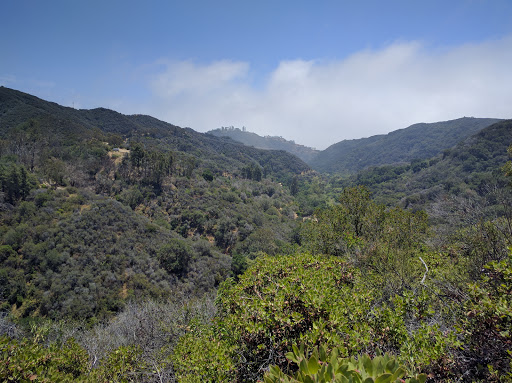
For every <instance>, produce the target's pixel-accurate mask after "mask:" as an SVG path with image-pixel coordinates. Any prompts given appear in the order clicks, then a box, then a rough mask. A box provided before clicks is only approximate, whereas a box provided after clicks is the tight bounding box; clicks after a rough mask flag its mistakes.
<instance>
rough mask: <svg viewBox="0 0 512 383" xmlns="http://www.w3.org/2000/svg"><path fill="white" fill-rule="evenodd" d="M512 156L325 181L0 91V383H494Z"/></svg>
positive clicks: (501, 150)
mask: <svg viewBox="0 0 512 383" xmlns="http://www.w3.org/2000/svg"><path fill="white" fill-rule="evenodd" d="M462 125H464V124H461V126H462ZM461 129H462V128H461ZM402 133H403V132H402ZM443 134H445V135H446V132H444V133H442V134H441V136H442V135H443ZM380 138H382V137H380ZM380 138H379V137H376V138H375V137H374V138H371V139H367V141H366V142H369V141H371V140H372V139H373V140H374V141H373V142H374V143H377V142H378V140H379V139H380ZM511 143H512V120H504V121H499V122H497V123H494V124H492V125H490V126H488V127H486V128H483V129H481V130H480V131H479V132H477V133H475V134H473V135H471V136H469V137H466V138H465V139H463V140H462V141H460V142H459V143H458V144H457V145H455V146H452V147H451V148H448V149H445V150H443V151H442V152H440V153H439V154H437V155H436V156H434V157H430V158H428V159H413V160H411V161H409V162H405V163H401V164H399V165H385V166H379V167H370V168H366V169H364V170H362V171H360V172H358V173H356V174H353V175H351V176H349V177H346V176H340V175H336V176H333V175H329V174H320V173H317V172H315V171H311V170H310V168H309V167H308V166H307V165H306V164H305V163H304V162H303V161H301V160H300V159H298V158H297V157H295V156H293V155H292V154H290V153H287V152H285V151H282V150H280V151H273V150H260V149H256V148H253V147H248V146H244V145H242V144H240V143H237V142H235V141H234V140H232V139H229V138H221V137H215V136H213V135H210V134H200V133H197V132H195V131H193V130H192V129H182V128H180V127H177V126H174V125H171V124H167V123H165V122H162V121H159V120H157V119H154V118H152V117H150V116H141V115H133V116H126V115H122V114H120V113H117V112H114V111H111V110H108V109H103V108H99V109H94V110H74V109H72V108H65V107H62V106H59V105H57V104H54V103H49V102H46V101H44V100H40V99H38V98H36V97H33V96H30V95H27V94H24V93H21V92H17V91H13V90H9V89H5V88H0V310H1V311H0V351H1V352H0V354H1V357H0V359H1V360H0V361H1V363H0V380H1V381H35V382H38V381H52V382H53V381H80V382H99V381H102V382H103V381H119V382H121V381H134V382H162V381H179V382H198V381H201V382H203V381H205V382H208V381H210V382H221V381H230V382H244V383H245V382H261V381H266V382H278V381H284V380H286V381H292V380H293V381H317V380H318V381H320V380H322V379H324V378H326V375H325V374H326V373H327V372H328V371H329V370H328V369H331V372H333V371H335V370H336V371H338V372H339V373H341V374H343V375H344V376H345V377H346V378H347V381H348V380H350V379H351V380H354V381H356V380H357V381H369V380H372V381H386V380H389V379H390V378H391V373H390V372H389V371H393V376H394V377H396V379H401V378H404V379H403V381H405V382H411V383H412V382H421V383H425V382H426V381H427V378H428V379H429V380H428V381H433V382H455V381H461V380H467V381H481V382H496V383H497V382H498V381H500V379H499V378H500V377H501V376H507V375H510V374H511V373H512V371H511V369H512V364H511V363H510V362H511V357H510V353H509V352H508V350H509V349H510V347H509V346H510V344H511V342H512V336H511V334H512V332H511V324H510V313H511V312H512V310H511V308H512V299H511V294H510V291H511V288H512V287H511V286H512V277H511V276H512V254H511V253H510V250H509V249H512V211H511V209H510V206H512V188H511V187H510V177H511V176H512V171H511V170H510V169H512V161H509V162H508V163H507V147H509V154H512V146H509V145H510V144H511ZM402 144H403V143H402ZM402 144H401V145H402ZM356 146H357V145H356ZM402 146H403V145H402ZM412 146H413V147H414V145H412ZM427 146H428V145H427ZM418 150H419V149H418ZM506 163H507V165H506V166H505V168H503V166H504V165H505V164H506ZM504 169H507V170H506V172H505V171H504ZM507 177H509V178H508V179H507ZM425 211H427V212H428V213H426V212H425ZM383 350H384V351H386V352H389V354H385V355H381V352H382V351H383ZM356 359H357V361H356ZM293 364H297V367H294V366H293ZM336 365H338V366H339V368H338V367H336V369H333V366H336ZM384 366H385V369H386V371H384V370H383V369H384ZM338 372H337V374H338ZM292 375H293V376H292ZM320 375H322V377H321V376H320ZM370 375H371V376H372V377H371V378H370ZM340 377H341V375H340ZM328 378H329V379H328V380H332V379H331V378H330V377H328ZM341 378H342V377H341ZM349 378H350V379H349ZM374 378H375V379H374ZM342 379H343V378H342ZM365 379H366V380H365ZM396 379H395V380H396ZM324 380H325V379H324ZM397 381H398V380H397Z"/></svg>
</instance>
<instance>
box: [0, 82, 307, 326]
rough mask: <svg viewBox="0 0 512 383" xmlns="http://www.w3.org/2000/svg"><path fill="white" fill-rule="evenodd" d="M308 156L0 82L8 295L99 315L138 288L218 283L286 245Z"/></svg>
mask: <svg viewBox="0 0 512 383" xmlns="http://www.w3.org/2000/svg"><path fill="white" fill-rule="evenodd" d="M309 170H310V169H309V167H308V166H307V165H306V164H305V163H304V162H303V161H301V160H300V159H298V158H297V157H295V156H293V155H291V154H289V153H287V152H285V151H271V150H260V149H256V148H251V147H246V146H244V145H242V144H240V143H237V142H234V141H232V140H226V139H223V138H219V137H214V136H212V135H206V134H201V133H197V132H195V131H193V130H192V129H182V128H180V127H177V126H174V125H171V124H168V123H165V122H163V121H159V120H157V119H155V118H153V117H150V116H143V115H132V116H127V115H123V114H120V113H117V112H114V111H111V110H108V109H104V108H98V109H93V110H75V109H72V108H66V107H63V106H60V105H58V104H55V103H50V102H47V101H44V100H41V99H39V98H37V97H34V96H31V95H28V94H25V93H22V92H18V91H15V90H11V89H7V88H3V87H2V88H0V260H1V261H2V265H1V267H0V306H1V307H2V308H3V309H4V310H7V309H9V310H11V311H12V312H13V313H15V314H14V315H15V316H17V317H21V318H23V317H28V316H34V315H35V316H40V315H42V316H45V317H50V318H58V317H65V318H75V319H77V318H82V319H84V320H97V319H103V318H108V317H110V316H112V315H114V314H115V313H116V312H117V311H119V310H120V309H122V308H123V307H124V305H125V304H126V302H128V301H129V300H131V299H134V297H139V298H142V297H146V298H155V299H156V298H158V299H161V298H168V297H169V296H171V295H172V294H174V293H175V292H176V291H181V292H183V293H186V294H190V295H191V296H196V295H201V294H204V293H205V292H208V291H211V290H212V289H215V288H216V286H217V285H218V284H219V283H220V282H221V281H223V280H224V279H225V278H227V277H228V276H230V275H236V274H237V273H239V272H241V271H243V270H244V268H245V267H246V266H247V262H248V260H249V259H250V257H254V256H256V254H258V252H261V251H266V252H267V253H272V252H274V253H275V252H277V251H278V250H279V251H286V250H285V249H286V248H287V246H289V242H290V239H291V236H292V232H293V230H294V228H295V226H296V223H297V222H296V212H297V211H298V207H297V206H296V204H295V203H294V201H293V198H292V196H291V195H290V193H289V191H288V189H287V187H286V186H282V183H284V184H285V185H286V183H287V181H288V180H289V179H291V178H293V177H296V176H299V175H300V174H301V173H303V172H308V171H309ZM55 281H62V282H55ZM28 286H30V288H29V287H28Z"/></svg>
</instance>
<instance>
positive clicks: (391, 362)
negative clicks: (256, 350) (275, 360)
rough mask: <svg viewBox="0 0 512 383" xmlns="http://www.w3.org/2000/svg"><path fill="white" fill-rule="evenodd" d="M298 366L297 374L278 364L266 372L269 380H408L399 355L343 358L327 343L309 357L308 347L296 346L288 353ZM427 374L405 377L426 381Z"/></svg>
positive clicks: (367, 382)
mask: <svg viewBox="0 0 512 383" xmlns="http://www.w3.org/2000/svg"><path fill="white" fill-rule="evenodd" d="M286 358H287V359H289V360H290V361H292V362H293V363H294V364H295V365H296V367H297V368H298V371H297V373H295V374H291V375H288V374H285V373H284V372H283V371H281V369H280V368H279V367H277V366H272V367H270V370H269V371H268V372H267V373H266V374H265V377H264V381H265V383H295V382H306V383H309V382H318V383H327V382H333V383H352V382H353V383H362V382H364V383H374V382H376V383H390V382H397V383H400V382H404V380H403V379H401V378H402V377H404V376H405V374H406V370H405V368H404V367H402V366H400V365H399V363H398V361H397V360H396V358H394V357H392V356H391V355H389V354H384V355H377V356H375V357H374V358H373V359H372V358H370V357H369V356H368V355H366V354H365V355H361V356H360V357H359V358H357V359H356V358H354V357H352V358H340V357H339V356H338V350H337V349H336V348H334V349H333V350H331V351H330V352H328V351H327V350H326V349H325V347H324V346H320V347H318V348H317V347H315V348H314V349H313V352H312V353H311V355H310V356H309V357H308V356H307V352H304V347H303V346H301V347H300V348H297V347H296V346H293V351H292V352H289V353H287V354H286ZM426 380H427V376H426V375H425V374H420V375H416V376H414V377H411V378H408V379H406V380H405V382H406V383H425V381H426Z"/></svg>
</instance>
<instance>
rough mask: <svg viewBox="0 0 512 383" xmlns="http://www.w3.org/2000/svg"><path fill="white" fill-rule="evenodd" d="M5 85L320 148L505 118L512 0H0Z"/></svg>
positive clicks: (0, 77)
mask: <svg viewBox="0 0 512 383" xmlns="http://www.w3.org/2000/svg"><path fill="white" fill-rule="evenodd" d="M0 11H1V12H0V13H1V14H2V15H3V17H2V22H1V23H0V46H1V47H2V53H1V54H0V85H3V86H7V87H10V88H14V89H18V90H21V91H24V92H27V93H31V94H34V95H36V96H38V97H41V98H43V99H47V100H50V101H54V102H57V103H59V104H62V105H66V106H75V107H76V108H86V109H89V108H95V107H100V106H101V107H108V108H111V109H114V110H117V111H119V112H121V113H125V114H134V113H144V114H150V115H152V116H155V117H157V118H160V119H162V120H165V121H168V122H170V123H173V124H176V125H179V126H189V127H191V128H193V129H195V130H198V131H207V130H210V129H214V128H218V127H220V126H229V125H234V126H238V127H241V126H246V127H247V129H248V130H250V131H254V132H257V133H259V134H262V135H277V136H283V137H285V138H287V139H294V140H295V141H296V142H297V143H301V144H305V145H309V146H314V147H317V148H325V147H326V146H328V145H330V144H332V143H335V142H338V141H340V140H343V139H352V138H360V137H367V136H370V135H374V134H382V133H386V132H389V131H392V130H396V129H401V128H404V127H406V126H408V125H410V124H413V123H416V122H434V121H440V120H447V119H452V118H458V117H462V116H464V115H466V116H475V117H501V118H512V107H511V105H512V69H510V68H512V65H511V64H510V63H511V62H512V23H510V20H511V17H512V1H510V0H501V1H500V0H495V1H492V0H489V1H478V0H472V1H470V0H467V1H462V0H452V1H446V0H445V1H436V0H430V1H415V0H409V1H383V0H381V1H364V0H361V1H300V0H295V1H278V0H274V1H266V0H259V1H244V0H238V1H224V0H218V1H195V0H187V1H152V0H148V1H144V2H143V1H137V2H136V1H127V0H124V1H117V0H116V1H114V0H101V1H96V0H89V1H80V0H74V1H70V0H66V1H52V0H48V1H41V0H39V1H36V0H34V1H26V0H3V1H2V3H1V4H0Z"/></svg>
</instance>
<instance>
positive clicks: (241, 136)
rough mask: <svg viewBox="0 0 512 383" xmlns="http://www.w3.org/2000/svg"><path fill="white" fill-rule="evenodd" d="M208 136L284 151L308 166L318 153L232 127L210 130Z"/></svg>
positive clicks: (279, 138) (280, 138)
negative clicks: (227, 138) (228, 138)
mask: <svg viewBox="0 0 512 383" xmlns="http://www.w3.org/2000/svg"><path fill="white" fill-rule="evenodd" d="M208 134H211V135H214V136H217V137H230V138H232V139H233V140H235V141H238V142H241V143H243V144H244V145H247V146H254V147H255V148H259V149H271V150H285V151H287V152H289V153H292V154H293V155H295V156H297V157H299V158H300V159H301V160H302V161H304V162H306V163H308V164H309V163H310V162H311V161H312V160H313V159H314V158H315V157H316V155H317V154H318V153H319V151H318V150H316V149H313V148H310V147H308V146H304V145H299V144H296V143H295V142H294V141H288V140H285V139H284V138H282V137H275V136H265V137H261V136H259V135H257V134H256V133H252V132H248V131H246V130H240V129H239V128H234V127H232V126H231V127H222V128H219V129H214V130H210V131H209V132H208Z"/></svg>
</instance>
